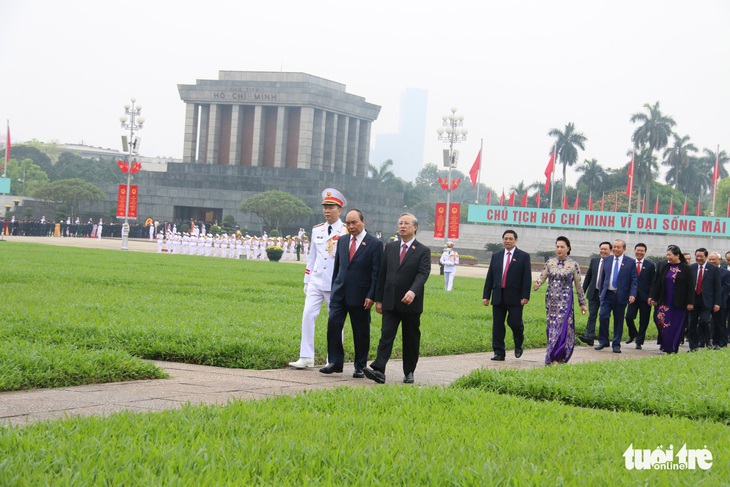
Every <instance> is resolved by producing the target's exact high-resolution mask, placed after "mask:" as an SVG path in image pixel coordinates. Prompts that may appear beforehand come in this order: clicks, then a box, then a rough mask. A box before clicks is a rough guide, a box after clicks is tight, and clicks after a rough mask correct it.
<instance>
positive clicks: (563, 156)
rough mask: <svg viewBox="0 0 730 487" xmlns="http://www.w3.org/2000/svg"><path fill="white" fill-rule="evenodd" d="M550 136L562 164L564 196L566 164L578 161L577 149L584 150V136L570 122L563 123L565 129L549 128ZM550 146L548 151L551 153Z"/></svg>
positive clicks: (563, 193) (570, 164)
mask: <svg viewBox="0 0 730 487" xmlns="http://www.w3.org/2000/svg"><path fill="white" fill-rule="evenodd" d="M548 135H549V136H550V137H554V138H555V147H556V152H557V154H558V160H559V161H560V163H561V164H562V165H563V192H562V196H565V188H566V186H567V184H566V181H565V173H566V170H567V168H568V166H572V165H573V164H575V163H576V162H578V149H580V150H585V143H586V140H588V139H587V138H586V136H585V135H583V134H582V133H581V132H576V131H575V125H574V124H573V122H570V123H568V124H566V125H565V130H562V131H561V130H560V129H551V130H550V132H548ZM552 150H553V149H552V148H550V153H552Z"/></svg>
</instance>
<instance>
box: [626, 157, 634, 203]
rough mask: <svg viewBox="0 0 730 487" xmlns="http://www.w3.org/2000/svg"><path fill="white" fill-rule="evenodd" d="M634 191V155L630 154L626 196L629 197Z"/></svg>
mask: <svg viewBox="0 0 730 487" xmlns="http://www.w3.org/2000/svg"><path fill="white" fill-rule="evenodd" d="M633 190H634V154H633V153H632V154H631V162H629V172H628V180H627V181H626V196H631V192H632V191H633Z"/></svg>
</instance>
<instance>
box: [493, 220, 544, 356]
mask: <svg viewBox="0 0 730 487" xmlns="http://www.w3.org/2000/svg"><path fill="white" fill-rule="evenodd" d="M502 244H503V245H504V249H502V250H500V251H499V252H495V253H494V254H492V260H491V261H490V263H489V270H488V271H487V278H486V280H485V282H484V293H483V295H482V303H483V304H484V306H489V303H490V302H491V303H492V349H493V350H494V356H492V360H498V361H504V357H505V345H504V337H505V334H506V332H507V331H506V329H505V327H504V322H505V318H506V319H507V325H509V327H510V329H511V330H512V336H513V337H514V340H515V357H517V358H520V357H521V356H522V344H523V342H524V340H525V325H524V323H523V322H522V308H523V306H525V305H526V304H527V303H528V301H529V300H530V284H532V269H531V267H530V254H528V253H527V252H525V251H522V250H520V249H518V248H517V247H516V245H517V233H516V232H515V231H514V230H505V232H504V233H503V234H502Z"/></svg>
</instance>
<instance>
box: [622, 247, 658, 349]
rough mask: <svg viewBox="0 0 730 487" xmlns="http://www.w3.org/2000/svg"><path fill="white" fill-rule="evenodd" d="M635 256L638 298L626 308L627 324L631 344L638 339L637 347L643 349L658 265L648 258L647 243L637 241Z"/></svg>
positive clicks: (628, 341) (627, 341)
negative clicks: (637, 319) (636, 320)
mask: <svg viewBox="0 0 730 487" xmlns="http://www.w3.org/2000/svg"><path fill="white" fill-rule="evenodd" d="M634 256H635V257H636V277H637V279H636V300H635V301H634V302H633V303H630V304H629V305H628V307H627V308H626V326H627V327H628V329H629V339H628V340H626V343H627V344H629V343H631V342H633V341H634V340H636V349H637V350H641V346H642V345H643V344H644V338H646V329H647V327H648V326H649V318H650V316H651V306H650V305H649V295H650V294H651V285H652V283H653V282H654V274H655V272H656V267H655V266H654V263H653V262H651V261H649V260H646V258H645V257H646V244H643V243H637V244H636V245H634ZM637 314H638V315H639V330H638V331H637V330H636V325H634V320H635V319H636V315H637Z"/></svg>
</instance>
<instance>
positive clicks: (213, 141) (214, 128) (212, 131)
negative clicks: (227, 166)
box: [205, 104, 220, 164]
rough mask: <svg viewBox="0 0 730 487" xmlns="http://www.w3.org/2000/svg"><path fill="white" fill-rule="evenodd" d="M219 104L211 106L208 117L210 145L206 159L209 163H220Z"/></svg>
mask: <svg viewBox="0 0 730 487" xmlns="http://www.w3.org/2000/svg"><path fill="white" fill-rule="evenodd" d="M219 122H220V120H219V115H218V105H215V104H214V105H211V106H210V115H209V117H208V147H207V151H206V157H205V160H206V162H207V163H208V164H218V124H219Z"/></svg>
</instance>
